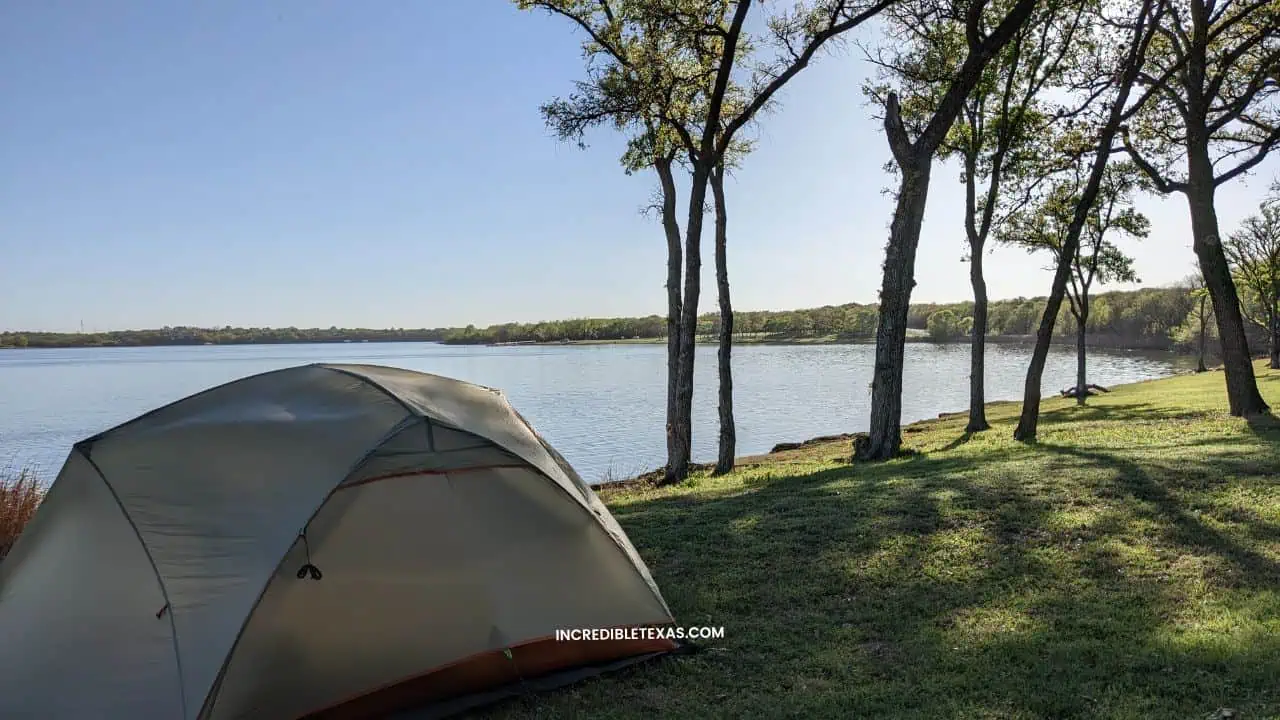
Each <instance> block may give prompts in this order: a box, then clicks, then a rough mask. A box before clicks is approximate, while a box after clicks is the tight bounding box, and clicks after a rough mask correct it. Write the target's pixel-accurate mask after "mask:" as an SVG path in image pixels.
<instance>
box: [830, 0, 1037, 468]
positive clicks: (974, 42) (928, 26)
mask: <svg viewBox="0 0 1280 720" xmlns="http://www.w3.org/2000/svg"><path fill="white" fill-rule="evenodd" d="M1035 6H1036V0H1016V2H1015V3H1014V4H1013V5H1012V7H1010V8H1009V10H1008V11H1007V12H1005V13H1000V12H995V13H991V12H988V10H989V8H988V3H987V1H986V0H969V2H968V3H967V4H965V3H952V2H949V1H947V0H904V2H902V3H900V4H898V5H895V6H894V7H893V8H891V9H890V11H889V12H888V13H886V15H887V18H888V23H887V25H888V29H887V38H886V40H887V47H886V48H884V49H883V50H881V53H880V60H879V64H881V65H882V66H885V67H890V68H907V69H909V72H904V73H900V74H898V75H897V76H896V78H894V79H895V80H896V82H897V83H898V84H899V85H900V86H901V87H900V88H899V89H901V90H902V93H901V95H902V97H905V98H907V99H909V100H912V102H913V103H917V102H919V103H924V104H927V107H928V109H927V110H921V111H916V110H914V109H909V110H908V111H906V112H904V111H903V108H902V105H901V102H900V100H899V92H898V90H893V89H887V88H885V87H883V86H880V87H869V88H867V89H866V91H867V92H868V93H869V94H870V95H871V96H872V97H873V98H875V99H877V100H879V99H881V98H883V103H884V116H883V120H884V129H885V135H886V137H887V138H888V141H889V149H890V151H891V152H892V154H893V162H894V167H895V168H896V171H897V173H898V176H899V183H898V190H897V194H896V197H895V201H896V207H895V208H894V213H893V221H892V223H891V224H890V227H889V241H888V244H887V246H886V248H885V260H884V278H883V282H882V286H881V290H880V303H879V308H880V322H879V324H878V326H877V328H876V360H875V369H874V374H873V376H872V383H871V428H870V432H869V434H868V435H867V437H866V438H862V439H860V441H859V444H858V447H857V448H855V455H856V456H857V457H858V458H861V459H866V460H884V459H888V458H890V457H893V456H894V455H896V454H897V453H898V449H899V447H900V446H901V445H902V428H901V424H902V370H903V362H904V351H905V348H906V337H907V315H908V312H909V309H910V304H911V290H912V289H913V288H914V287H915V279H914V277H913V276H914V274H915V258H916V248H917V246H918V245H919V244H920V226H921V224H922V223H923V221H924V211H925V204H926V200H927V198H928V193H929V174H930V170H931V168H932V165H933V158H934V155H935V154H936V153H937V152H938V149H939V147H940V146H941V145H942V144H943V142H944V141H945V140H946V137H947V134H948V133H949V132H950V130H951V126H952V124H953V123H954V122H955V120H956V116H957V115H959V114H960V111H961V110H962V109H963V107H964V102H965V98H967V97H968V96H969V93H970V92H972V91H973V89H974V88H975V87H976V86H977V85H978V83H979V82H980V81H981V80H982V77H983V71H984V70H985V69H986V67H987V64H988V63H989V62H991V60H992V59H993V58H994V57H995V56H996V54H997V53H998V52H1000V50H1001V48H1003V47H1004V46H1005V45H1006V44H1007V43H1008V42H1009V41H1010V40H1012V39H1013V37H1014V35H1015V34H1016V33H1017V32H1018V30H1019V29H1020V28H1022V26H1023V25H1024V24H1026V22H1027V21H1028V19H1029V18H1030V16H1031V11H1032V10H1033V9H1034V8H1035ZM993 14H994V15H995V19H996V20H997V22H994V23H993V22H992V19H993V18H992V17H990V16H991V15H993ZM918 35H924V36H925V37H926V38H927V40H926V46H928V47H931V48H942V47H948V46H951V47H954V49H955V52H954V53H947V52H930V53H926V55H925V57H924V61H925V63H924V66H923V67H912V65H913V58H912V57H911V55H910V52H911V45H910V38H912V37H915V36H918ZM956 58H962V59H961V60H960V61H959V62H956Z"/></svg>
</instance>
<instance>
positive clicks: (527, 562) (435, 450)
mask: <svg viewBox="0 0 1280 720" xmlns="http://www.w3.org/2000/svg"><path fill="white" fill-rule="evenodd" d="M672 624H673V618H672V616H671V613H670V611H669V610H668V608H667V605H666V603H665V601H664V600H663V598H662V595H661V593H660V592H659V591H658V588H657V586H656V585H655V584H654V582H653V579H652V578H651V577H650V575H649V571H648V569H647V568H646V567H645V564H644V562H643V561H642V560H641V559H640V557H639V556H638V555H637V554H636V551H635V549H634V548H633V547H632V545H631V543H630V541H629V540H628V539H627V537H626V535H625V534H624V533H623V532H622V530H621V529H620V528H619V526H618V524H617V522H616V521H615V520H614V518H613V517H612V516H611V515H610V513H609V511H608V510H607V509H606V508H605V507H604V505H603V504H601V502H600V501H599V499H597V497H596V495H595V493H594V492H593V491H592V489H591V487H590V486H588V485H587V484H586V483H584V482H583V481H582V479H581V478H580V477H579V476H578V475H577V474H576V473H575V472H574V471H573V469H572V468H571V467H570V466H569V464H568V463H567V462H565V460H564V459H563V458H562V457H561V456H560V455H559V454H558V453H556V451H555V450H553V449H552V448H551V446H550V445H548V444H547V443H546V442H545V441H544V440H543V439H542V438H541V437H540V436H539V435H538V434H537V433H536V432H535V431H534V430H533V429H532V428H531V427H530V425H529V423H528V422H526V421H525V420H524V418H522V417H521V416H520V415H519V414H518V413H517V412H516V411H515V410H514V409H513V408H512V407H511V405H510V404H509V403H508V402H507V400H506V398H505V397H504V396H503V395H502V394H501V393H500V392H498V391H496V390H492V389H489V388H484V387H479V386H476V385H472V384H468V383H464V382H460V381H457V380H452V379H449V378H444V377H439V376H436V375H428V374H423V373H417V372H412V371H407V370H401V369H395V368H389V367H382V366H373V365H332V364H317V365H306V366H300V367H292V368H287V369H284V370H277V371H273V372H267V373H263V374H259V375H253V376H250V377H246V378H243V379H240V380H237V381H234V382H231V383H228V384H226V385H221V386H218V387H215V388H212V389H210V390H206V391H204V392H201V393H198V394H196V395H192V396H190V397H187V398H185V399H182V400H179V401H178V402H175V403H173V404H171V405H167V406H164V407H161V408H159V409H156V410H153V411H151V412H149V413H146V414H145V415H142V416H140V417H138V418H135V419H134V420H131V421H129V422H126V423H124V424H123V425H120V426H118V427H115V428H113V429H111V430H108V431H106V432H103V433H101V434H99V435H96V436H94V437H91V438H89V439H86V440H84V441H82V442H79V443H77V444H76V445H75V446H74V447H73V449H72V450H71V452H70V454H69V456H68V458H67V460H66V463H65V464H64V466H63V468H62V470H61V472H60V473H59V474H58V476H57V477H56V479H55V480H54V482H53V484H52V485H51V487H50V488H49V492H48V496H47V498H46V499H45V501H44V503H43V505H42V506H41V507H40V509H39V511H38V512H37V514H36V516H35V518H34V519H33V520H32V522H31V524H30V525H29V526H28V527H27V529H26V531H25V532H24V533H23V534H22V536H21V538H19V540H18V542H17V544H16V545H15V546H14V548H13V549H12V551H11V553H10V554H9V556H8V557H7V558H6V559H5V560H4V561H3V563H0V717H3V718H6V720H14V719H16V718H42V719H45V718H48V719H56V718H95V719H97V718H101V719H112V718H181V719H184V720H197V719H198V720H224V719H229V718H272V719H275V718H280V719H287V718H302V717H306V718H321V717H323V718H355V717H361V718H363V717H384V716H386V715H387V714H389V713H392V712H400V711H402V709H404V708H414V709H413V711H412V714H411V715H405V717H415V718H416V717H422V718H426V717H437V716H441V715H445V714H449V713H451V712H455V711H457V710H459V709H462V708H466V707H469V706H472V705H474V704H475V703H477V702H481V701H485V700H490V699H493V698H496V697H500V696H502V695H503V694H504V693H510V692H515V691H519V690H521V689H527V688H542V687H551V686H555V685H557V684H563V683H565V682H568V681H571V680H573V679H575V678H577V677H581V676H583V675H585V674H590V673H593V672H598V671H600V670H601V669H607V668H611V667H617V666H620V665H624V664H628V663H631V662H638V661H639V660H642V659H645V658H649V657H653V656H655V655H659V654H662V653H664V652H668V651H671V650H673V649H676V648H675V644H674V643H673V642H672V641H670V640H666V639H661V638H660V637H655V636H660V635H663V634H665V633H662V632H654V631H648V632H643V631H631V632H629V633H627V635H628V636H627V637H622V638H620V639H605V640H584V641H578V642H573V641H569V640H563V641H557V639H556V637H555V634H556V631H557V630H563V629H570V628H637V627H670V626H671V625H672ZM614 634H615V635H616V634H618V633H614Z"/></svg>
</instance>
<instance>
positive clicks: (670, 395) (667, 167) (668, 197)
mask: <svg viewBox="0 0 1280 720" xmlns="http://www.w3.org/2000/svg"><path fill="white" fill-rule="evenodd" d="M654 167H655V169H656V170H657V171H658V178H659V179H660V180H661V183H662V229H663V231H664V233H665V234H666V236H667V433H666V434H667V468H668V475H669V474H670V468H671V467H672V465H673V461H674V460H675V459H676V458H677V457H679V455H680V449H679V439H678V434H677V432H676V429H677V427H678V426H677V421H678V417H677V416H678V415H679V411H678V407H679V405H678V403H677V402H676V394H677V393H676V380H677V378H678V377H679V374H680V371H679V368H680V336H681V333H680V322H681V309H682V306H683V303H682V302H681V298H682V297H683V296H682V295H681V290H680V280H681V277H680V263H681V261H682V259H683V258H682V256H683V252H682V250H681V247H680V223H679V221H678V220H677V219H676V184H675V178H674V177H673V176H672V174H671V160H669V159H665V158H663V159H659V160H658V161H657V162H656V163H655V164H654Z"/></svg>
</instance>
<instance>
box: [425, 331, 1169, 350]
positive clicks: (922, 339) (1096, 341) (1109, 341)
mask: <svg viewBox="0 0 1280 720" xmlns="http://www.w3.org/2000/svg"><path fill="white" fill-rule="evenodd" d="M875 341H876V340H875V338H874V337H840V336H837V335H823V336H776V335H757V336H752V335H741V336H739V335H735V336H734V337H733V344H734V345H874V344H875ZM666 342H667V339H666V338H665V337H656V338H625V339H619V340H547V341H543V342H539V341H535V340H522V341H518V342H491V343H460V342H454V343H442V344H445V345H460V346H466V345H477V346H481V347H522V346H534V347H546V346H557V345H665V344H666ZM697 342H698V344H701V345H707V344H714V343H716V342H717V338H715V337H714V336H710V335H701V336H699V337H698V338H697ZM907 342H909V343H931V344H935V345H968V344H969V342H970V338H968V337H959V338H947V339H942V340H939V339H934V338H931V337H929V334H928V333H927V332H925V331H924V330H916V329H914V328H912V329H908V330H907ZM987 342H988V343H989V344H1000V345H1034V344H1035V342H1036V336H1035V335H988V336H987ZM1053 344H1054V345H1069V346H1072V347H1074V346H1075V344H1076V340H1075V337H1074V336H1055V337H1054V338H1053ZM1085 345H1086V346H1088V347H1091V348H1104V349H1110V350H1149V351H1168V352H1179V351H1178V349H1177V348H1176V347H1175V346H1174V345H1173V343H1170V342H1155V341H1149V342H1136V343H1135V342H1133V341H1132V340H1128V339H1123V338H1113V337H1109V336H1105V335H1099V336H1096V337H1095V336H1087V337H1086V340H1085Z"/></svg>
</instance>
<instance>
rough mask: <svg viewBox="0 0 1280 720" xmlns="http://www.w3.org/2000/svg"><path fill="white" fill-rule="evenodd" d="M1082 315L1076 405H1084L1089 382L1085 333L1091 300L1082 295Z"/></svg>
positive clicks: (1078, 323) (1078, 333) (1078, 320)
mask: <svg viewBox="0 0 1280 720" xmlns="http://www.w3.org/2000/svg"><path fill="white" fill-rule="evenodd" d="M1080 308H1081V311H1080V314H1079V315H1077V316H1076V404H1077V405H1084V403H1085V398H1086V397H1087V396H1088V394H1089V393H1088V390H1089V380H1088V373H1087V371H1086V367H1085V365H1086V359H1085V353H1086V352H1087V350H1086V349H1085V344H1084V341H1085V333H1086V327H1087V326H1088V324H1089V298H1088V297H1087V296H1084V295H1082V296H1081V298H1080Z"/></svg>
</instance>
